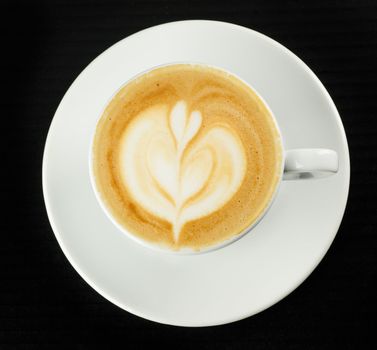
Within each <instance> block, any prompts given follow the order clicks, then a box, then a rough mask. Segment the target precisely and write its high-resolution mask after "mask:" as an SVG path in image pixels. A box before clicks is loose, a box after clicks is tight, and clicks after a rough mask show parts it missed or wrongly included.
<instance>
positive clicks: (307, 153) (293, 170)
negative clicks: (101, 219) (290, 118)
mask: <svg viewBox="0 0 377 350" xmlns="http://www.w3.org/2000/svg"><path fill="white" fill-rule="evenodd" d="M182 63H183V62H182ZM171 64H173V65H174V64H177V63H176V62H175V63H169V64H164V65H162V66H165V67H166V66H169V65H171ZM186 64H190V63H189V62H186ZM162 66H161V65H160V66H158V67H152V68H150V69H148V70H147V71H144V72H142V73H139V74H137V75H135V76H134V77H133V78H132V79H131V80H129V81H127V82H125V83H124V84H123V85H122V87H120V88H119V89H117V90H116V92H114V93H113V95H112V96H111V99H112V98H113V97H114V96H115V95H116V94H117V93H118V92H119V90H121V89H122V88H123V87H124V86H126V85H127V84H129V83H130V82H131V81H133V80H134V79H137V78H140V76H142V75H144V74H147V73H149V72H150V71H152V70H154V69H156V68H161V67H162ZM205 66H206V67H212V68H216V69H219V70H223V69H221V68H219V67H214V66H209V65H205ZM224 72H225V73H226V74H231V75H233V76H234V77H235V78H237V79H239V80H241V81H243V82H244V83H245V84H246V85H248V86H249V88H250V89H251V90H253V91H254V93H255V94H256V95H257V96H258V97H259V98H260V100H261V101H263V103H264V104H265V107H266V109H267V110H268V111H269V112H270V115H271V116H272V118H273V120H274V124H275V127H276V130H277V131H278V133H279V136H278V137H277V142H279V143H280V151H281V154H282V155H283V160H282V166H281V169H280V174H278V175H279V182H278V184H277V185H276V188H275V191H274V192H273V193H272V195H271V198H270V200H269V204H268V205H267V206H266V208H265V209H264V210H263V211H262V213H261V214H260V215H259V216H258V217H257V218H256V219H255V220H254V222H253V223H252V224H251V225H250V226H249V227H247V228H246V229H245V230H244V231H243V232H240V233H239V234H238V235H235V236H233V237H231V238H229V239H227V240H225V241H223V242H220V243H218V244H215V245H212V246H210V247H206V248H204V249H201V250H200V251H198V250H192V249H189V248H185V249H180V250H179V251H175V250H171V249H168V248H166V247H164V246H161V245H159V244H153V243H151V242H148V241H146V240H143V239H141V238H139V237H138V236H136V235H134V234H132V233H131V232H129V231H128V230H127V229H126V228H125V227H123V226H122V225H121V224H119V223H118V221H117V220H116V218H115V217H114V216H113V215H112V213H111V212H110V210H109V208H108V207H107V206H106V204H105V203H104V201H103V200H102V198H101V194H100V193H99V190H98V188H97V185H96V181H95V175H94V173H93V153H92V151H93V147H92V146H90V150H89V152H88V153H89V159H88V164H89V175H90V181H91V184H92V186H93V191H94V193H95V195H96V198H97V200H98V202H99V204H100V206H101V207H102V209H103V211H104V212H105V214H106V215H107V216H108V218H109V219H110V220H111V221H112V222H113V224H114V225H115V226H116V227H117V228H118V229H119V230H120V231H121V232H123V233H124V234H125V235H127V237H129V238H130V239H133V240H135V241H136V242H138V243H140V244H142V245H143V246H145V247H149V248H152V249H156V250H158V251H161V252H163V251H164V252H167V253H174V254H201V253H207V252H210V251H213V250H216V249H220V248H224V247H226V246H227V245H229V244H231V243H233V242H235V241H236V240H238V239H240V238H242V237H243V236H244V235H245V234H247V233H250V232H251V231H252V229H253V228H254V227H255V226H256V225H257V224H258V223H259V222H260V220H262V219H263V217H264V216H265V215H266V213H267V212H268V210H269V209H270V207H271V205H272V203H273V202H274V199H275V197H276V195H277V193H278V189H279V186H280V182H281V181H282V180H283V179H284V180H303V179H311V178H318V177H325V176H329V175H333V174H335V173H336V172H337V171H338V154H337V153H336V152H335V151H334V150H329V149H320V148H315V149H309V148H307V149H305V148H303V149H295V150H288V151H286V152H284V142H283V135H282V134H281V131H280V129H279V125H278V123H277V121H276V118H275V116H274V114H273V111H272V110H271V109H270V108H269V106H268V105H267V103H266V101H264V99H263V97H262V96H261V95H260V94H259V93H258V92H257V91H256V90H255V88H253V87H252V86H250V84H248V83H247V82H246V81H244V80H243V79H242V78H241V77H237V76H235V75H234V74H232V73H231V72H227V71H224ZM111 99H110V100H111ZM108 103H110V101H108ZM108 103H106V104H105V105H104V107H103V109H102V110H101V113H100V114H99V116H98V118H97V123H98V120H99V119H100V118H101V116H102V114H103V110H104V109H105V108H106V106H107V105H108ZM94 136H95V129H94V132H93V135H92V138H91V139H92V141H91V144H93V141H94Z"/></svg>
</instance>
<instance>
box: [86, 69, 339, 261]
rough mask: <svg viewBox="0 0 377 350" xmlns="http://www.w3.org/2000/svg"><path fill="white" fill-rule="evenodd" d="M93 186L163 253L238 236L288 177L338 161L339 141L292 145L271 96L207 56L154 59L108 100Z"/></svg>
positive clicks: (130, 233) (130, 231) (112, 213)
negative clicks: (159, 62) (199, 60)
mask: <svg viewBox="0 0 377 350" xmlns="http://www.w3.org/2000/svg"><path fill="white" fill-rule="evenodd" d="M89 167H90V175H91V182H92V187H93V190H94V192H95V194H96V197H97V199H98V202H99V204H100V205H101V207H102V209H103V211H104V212H105V213H106V214H107V216H108V217H109V219H110V220H111V221H112V222H113V223H114V224H115V225H116V226H117V227H118V228H119V230H120V231H121V232H123V233H124V234H125V235H126V236H127V237H129V238H131V239H133V240H135V241H137V242H138V243H140V244H142V245H144V246H146V247H150V248H153V249H157V250H159V251H163V252H173V253H177V254H187V253H189V254H197V253H203V252H209V251H212V250H215V249H219V248H222V247H225V246H227V245H229V244H230V243H232V242H234V241H236V240H237V239H239V238H241V237H242V236H244V235H245V234H248V233H250V232H252V229H253V228H254V227H255V226H256V225H257V223H258V222H260V221H261V219H262V218H263V217H265V214H266V213H267V211H268V210H269V208H270V207H271V205H272V203H273V201H274V199H275V197H276V196H277V193H278V188H279V185H280V183H281V182H282V181H285V180H307V179H317V178H322V177H326V176H329V175H331V174H334V173H336V172H337V170H338V156H337V153H336V152H335V151H333V150H329V149H322V148H315V149H310V148H304V149H293V150H285V149H284V142H283V135H282V133H281V131H280V129H279V126H278V124H277V121H276V118H275V117H274V114H273V112H272V111H271V109H270V108H269V107H268V105H267V103H266V101H264V99H263V98H262V96H260V94H259V93H258V92H256V90H255V89H254V88H253V87H252V86H251V85H250V84H249V83H247V82H245V81H243V80H242V77H237V76H235V75H234V74H232V73H231V72H227V71H225V70H223V69H221V68H218V67H213V66H209V65H206V64H196V63H195V64H192V63H190V64H188V63H171V64H166V65H163V66H159V67H153V68H151V69H150V70H148V71H145V72H142V73H140V74H138V75H137V76H135V77H134V78H133V79H131V80H130V81H128V82H126V83H125V84H124V85H123V86H122V87H121V88H120V89H119V90H118V91H117V92H116V93H115V94H114V96H113V97H112V98H111V99H110V101H109V103H108V104H107V106H105V108H104V110H103V111H102V113H101V115H100V116H99V120H98V123H97V128H96V130H95V133H94V135H93V141H92V145H91V152H90V159H89Z"/></svg>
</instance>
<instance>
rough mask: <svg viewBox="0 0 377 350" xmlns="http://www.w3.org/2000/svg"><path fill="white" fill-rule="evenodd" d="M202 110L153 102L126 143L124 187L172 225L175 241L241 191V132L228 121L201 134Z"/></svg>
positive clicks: (126, 136) (122, 156) (243, 165)
mask: <svg viewBox="0 0 377 350" xmlns="http://www.w3.org/2000/svg"><path fill="white" fill-rule="evenodd" d="M202 122H203V121H202V115H201V113H200V111H192V112H191V113H190V114H189V112H188V110H187V103H186V102H185V101H178V102H177V103H176V104H175V105H174V107H173V108H172V109H171V111H169V109H168V106H166V105H160V106H153V107H151V108H149V109H147V110H145V111H143V112H142V113H140V115H137V116H136V117H135V119H134V120H133V121H132V123H131V124H130V125H129V126H128V128H127V129H126V130H125V132H124V135H123V137H122V141H121V146H120V147H121V150H120V164H121V169H122V177H123V181H124V184H125V186H126V187H127V190H128V191H129V193H130V194H131V195H132V196H133V197H134V198H135V200H136V201H137V202H138V203H139V204H140V205H141V206H143V207H144V208H145V209H146V210H148V211H149V212H150V213H152V214H153V215H156V216H158V217H160V218H162V219H165V220H167V221H168V222H170V223H171V224H172V227H173V234H174V235H173V237H174V241H175V242H177V241H178V239H179V234H180V231H181V229H182V227H183V226H184V224H185V223H186V222H189V221H191V220H194V219H198V218H201V217H204V216H207V215H209V214H211V213H213V212H215V211H216V210H217V209H219V208H221V207H222V206H223V205H224V204H225V203H226V202H227V201H228V200H229V199H230V198H231V197H232V196H233V195H234V193H235V192H236V191H237V190H238V188H239V187H240V185H241V183H242V180H243V178H244V176H245V171H246V155H245V154H244V150H243V146H242V143H241V141H240V140H239V138H238V137H237V134H236V133H235V132H234V131H233V130H232V129H231V126H229V125H226V124H218V125H216V124H215V125H213V126H212V128H211V129H209V130H208V131H207V132H206V133H205V134H202V135H199V130H200V128H201V126H202Z"/></svg>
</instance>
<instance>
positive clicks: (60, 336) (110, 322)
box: [0, 0, 377, 349]
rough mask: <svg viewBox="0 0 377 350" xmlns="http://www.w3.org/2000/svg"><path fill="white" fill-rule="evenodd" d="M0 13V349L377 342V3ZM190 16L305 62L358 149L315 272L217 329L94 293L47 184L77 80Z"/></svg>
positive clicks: (13, 6)
mask: <svg viewBox="0 0 377 350" xmlns="http://www.w3.org/2000/svg"><path fill="white" fill-rule="evenodd" d="M0 19H1V26H2V28H1V48H2V50H1V60H2V64H1V66H0V67H1V70H2V72H1V76H0V78H1V80H0V81H1V85H2V86H3V88H4V87H5V89H3V91H4V90H5V91H6V92H5V93H3V94H2V98H1V119H0V121H1V124H0V125H1V134H0V135H1V136H0V139H1V143H2V145H1V165H2V166H1V172H2V178H3V177H4V180H2V181H1V183H0V186H1V199H2V200H3V202H4V203H5V207H6V208H7V209H10V210H9V212H8V211H6V212H5V213H6V214H5V215H2V218H1V220H0V225H1V226H0V228H1V233H0V240H1V242H0V343H10V344H22V343H24V344H27V343H28V344H33V343H34V344H42V343H64V342H71V343H75V344H79V343H86V342H94V343H97V344H100V343H102V342H103V343H105V344H106V343H109V342H111V341H115V340H118V341H120V342H121V343H120V344H123V346H124V347H125V348H127V347H130V348H133V347H143V345H144V346H146V345H150V346H157V345H162V346H165V345H167V344H175V345H176V346H179V347H180V348H186V347H187V348H192V347H197V348H200V349H209V348H216V349H221V348H225V349H244V348H250V349H276V348H283V349H285V348H290V349H296V348H297V349H324V348H331V349H333V348H334V347H335V346H338V345H341V346H342V348H347V349H355V348H362V349H369V348H372V347H373V345H374V346H376V341H375V340H374V334H373V333H375V331H376V321H375V319H376V295H375V294H376V288H372V282H373V281H376V280H377V278H376V277H377V273H376V271H377V259H376V252H377V245H376V241H377V227H376V217H377V212H376V205H375V201H376V198H377V197H376V185H377V157H376V140H377V132H376V126H377V123H376V118H377V113H376V107H377V106H376V99H377V93H376V90H377V89H376V75H375V73H376V61H377V2H376V1H326V2H325V1H323V2H322V1H321V2H319V1H281V2H271V1H238V0H231V1H224V2H219V1H210V0H191V1H171V0H169V1H163V0H160V1H152V0H149V1H135V0H134V1H132V0H129V1H125V0H124V1H45V2H41V1H33V2H32V1H31V2H29V3H21V2H18V1H12V2H10V1H8V2H5V3H4V2H1V11H0ZM182 19H215V20H222V21H228V22H233V23H237V24H240V25H243V26H246V27H249V28H252V29H255V30H257V31H260V32H262V33H264V34H267V35H268V36H270V37H272V38H273V39H275V40H277V41H279V42H280V43H282V44H283V45H285V46H286V47H288V48H289V49H290V50H292V51H293V52H294V53H295V54H297V55H298V56H299V57H300V58H301V59H302V60H303V61H304V62H306V63H307V64H308V65H309V67H310V68H311V69H312V70H313V71H314V72H315V73H316V74H317V75H318V77H319V78H320V79H321V80H322V82H323V83H324V85H325V87H326V88H327V89H328V91H329V93H330V95H331V96H332V98H333V99H334V101H335V104H336V105H337V107H338V110H339V113H340V115H341V117H342V120H343V123H344V126H345V129H346V133H347V137H348V142H349V147H350V155H351V168H352V173H351V188H350V195H349V201H348V205H347V209H346V213H345V216H344V219H343V222H342V225H341V227H340V230H339V233H338V235H337V237H336V239H335V241H334V243H333V245H332V246H331V248H330V250H329V252H328V253H327V255H326V256H325V258H324V259H323V261H322V262H321V263H320V265H319V266H318V268H317V269H316V270H315V271H314V272H313V274H312V275H311V276H310V277H309V278H308V279H307V280H306V281H305V282H304V283H303V284H302V285H301V286H300V287H299V288H298V289H297V290H295V291H294V292H293V293H292V294H290V295H289V296H288V297H287V298H285V299H284V300H283V301H281V302H279V303H278V304H276V305H274V306H273V307H271V308H270V309H268V310H266V311H264V312H262V313H260V314H258V315H256V316H253V317H250V318H248V319H245V320H242V321H239V322H235V323H233V324H229V325H224V326H217V327H209V328H180V327H172V326H166V325H160V324H156V323H153V322H150V321H147V320H144V319H141V318H138V317H136V316H133V315H131V314H129V313H127V312H125V311H123V310H121V309H119V308H117V307H116V306H114V305H112V304H111V303H109V302H108V301H107V300H105V299H104V298H102V297H101V296H100V295H99V294H97V293H96V292H95V291H94V290H92V289H91V288H90V287H89V286H88V285H87V284H86V283H85V282H84V281H83V280H82V279H81V277H80V276H79V275H78V274H77V273H76V272H75V270H74V269H73V268H72V267H71V265H70V264H69V262H68V261H67V259H66V258H65V256H64V255H63V253H62V251H61V250H60V247H59V245H58V243H57V241H56V239H55V237H54V235H53V232H52V230H51V227H50V224H49V222H48V219H47V215H46V211H45V207H44V202H43V196H42V186H41V166H42V153H43V147H44V142H45V138H46V135H47V131H48V127H49V125H50V122H51V119H52V117H53V115H54V112H55V110H56V108H57V106H58V104H59V102H60V100H61V98H62V97H63V94H64V93H65V91H66V90H67V89H68V87H69V86H70V84H71V83H72V82H73V80H74V79H75V78H76V76H77V75H78V74H79V73H80V72H81V71H82V70H83V69H84V68H85V66H87V64H88V63H89V62H90V61H92V60H93V59H94V58H95V57H96V56H97V55H99V54H100V53H101V52H102V51H104V50H105V49H107V48H108V47H109V46H111V45H112V44H114V43H115V42H117V41H118V40H120V39H122V38H124V37H126V36H128V35H130V34H132V33H134V32H136V31H139V30H141V29H144V28H147V27H150V26H153V25H156V24H160V23H164V22H169V21H174V20H182ZM3 212H4V211H3ZM373 331H374V332H373ZM77 347H79V348H86V347H85V346H84V345H77ZM0 348H5V346H0ZM12 348H13V346H12ZM37 348H40V346H37ZM52 348H53V347H52Z"/></svg>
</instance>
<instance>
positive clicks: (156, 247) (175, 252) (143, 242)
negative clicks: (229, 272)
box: [88, 61, 285, 256]
mask: <svg viewBox="0 0 377 350" xmlns="http://www.w3.org/2000/svg"><path fill="white" fill-rule="evenodd" d="M174 65H193V66H204V67H208V68H213V69H216V70H219V71H222V72H224V73H226V74H228V75H231V76H233V77H234V78H236V79H238V80H239V81H241V82H242V83H244V84H245V85H246V86H247V87H248V88H249V89H251V90H252V91H253V92H254V94H255V95H256V96H257V97H258V98H259V99H260V100H261V101H262V103H263V104H264V106H265V108H266V109H267V111H268V112H269V114H270V116H271V118H272V121H273V123H274V126H275V129H276V132H277V134H278V137H277V141H278V142H279V144H280V151H281V164H280V172H279V174H278V180H277V183H276V185H275V189H274V191H273V193H272V194H271V195H270V198H269V200H268V203H267V204H266V205H265V207H264V208H263V210H262V211H261V213H260V214H259V216H258V217H257V219H256V220H254V221H253V222H252V224H250V225H249V226H248V227H247V228H245V229H244V230H243V231H241V232H240V233H237V234H235V235H234V236H232V237H230V238H228V239H226V240H224V241H221V242H219V243H217V244H214V245H210V246H206V247H204V248H203V249H200V250H194V249H191V248H180V249H178V250H173V249H169V248H168V247H165V246H164V245H162V244H156V243H152V242H148V241H147V240H144V239H142V238H140V237H138V236H137V235H135V234H132V233H131V232H129V231H128V230H127V229H126V228H125V227H123V226H122V225H121V224H120V223H119V222H118V221H117V220H116V219H115V218H114V216H113V215H112V214H111V212H110V210H109V208H108V207H107V206H106V204H105V203H104V200H103V199H102V197H101V193H100V191H98V188H97V183H96V179H95V175H94V171H93V159H94V156H93V144H94V138H95V135H96V132H97V126H98V122H99V121H100V119H101V117H102V115H103V113H104V111H105V110H106V108H107V106H108V105H109V103H110V102H111V101H112V99H113V98H114V97H115V96H116V95H117V93H118V92H119V91H120V90H121V89H123V87H125V86H126V85H128V84H129V83H131V82H132V81H134V80H135V79H138V78H139V77H141V76H143V75H144V74H147V73H149V72H152V71H154V70H156V69H159V68H164V67H169V66H174ZM88 154H89V162H88V164H89V178H90V183H91V187H92V189H93V192H94V194H95V197H96V200H97V202H98V204H99V205H100V207H101V209H102V211H103V212H104V213H105V214H106V216H107V218H108V219H109V220H110V221H111V222H112V223H113V225H115V227H116V228H117V229H118V230H119V231H120V232H121V233H122V234H124V235H125V236H126V237H128V238H130V239H131V240H133V241H134V242H137V243H138V244H140V245H142V246H143V247H146V248H148V249H152V250H154V251H156V252H160V253H165V254H172V255H178V256H179V255H183V256H185V255H200V254H205V253H210V252H213V251H216V250H220V249H221V248H225V247H226V246H228V245H230V244H232V243H234V242H236V241H238V240H239V239H241V238H242V237H244V236H245V235H246V234H248V233H250V232H251V231H252V230H253V229H254V228H255V227H256V226H257V225H258V223H259V222H260V221H261V220H262V219H263V217H264V216H265V215H266V214H267V212H268V210H269V209H270V208H271V206H272V204H273V203H274V201H275V199H276V197H277V194H278V192H279V189H280V186H281V182H282V180H283V174H284V159H285V147H284V139H283V135H282V132H281V130H280V127H279V124H278V122H277V120H276V117H275V114H274V113H273V111H272V110H271V108H270V106H269V105H268V103H267V102H266V101H265V99H264V98H263V97H262V96H261V94H260V93H259V92H258V91H257V90H256V89H255V88H254V87H253V86H252V85H251V84H250V83H248V82H246V81H245V80H244V79H242V78H241V77H239V76H238V75H237V74H234V73H232V72H230V71H228V70H227V69H224V68H221V67H218V66H216V65H213V64H208V63H204V62H199V61H172V62H168V63H163V64H160V65H156V66H153V67H150V68H148V69H145V70H143V71H141V72H139V73H137V74H135V75H133V76H132V77H131V78H130V79H128V80H126V81H125V82H124V83H123V84H122V85H120V86H119V87H118V88H117V89H116V90H115V91H114V93H113V94H112V95H111V96H110V97H109V98H108V100H107V102H106V103H105V104H104V107H103V108H102V109H101V111H100V113H99V115H98V117H97V119H96V121H95V127H94V128H93V131H92V135H91V136H90V142H89V152H88Z"/></svg>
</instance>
